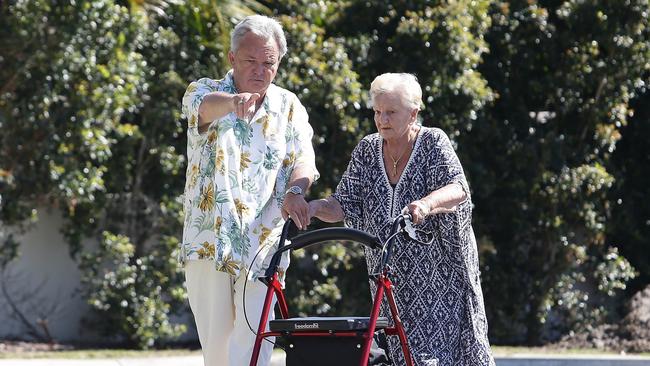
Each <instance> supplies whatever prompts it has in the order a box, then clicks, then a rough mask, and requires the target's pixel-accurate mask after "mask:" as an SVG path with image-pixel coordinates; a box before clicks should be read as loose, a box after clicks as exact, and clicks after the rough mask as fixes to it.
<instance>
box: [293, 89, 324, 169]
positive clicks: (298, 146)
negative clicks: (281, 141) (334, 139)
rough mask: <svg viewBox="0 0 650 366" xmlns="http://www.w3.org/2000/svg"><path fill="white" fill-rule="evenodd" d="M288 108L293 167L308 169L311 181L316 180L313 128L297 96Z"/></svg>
mask: <svg viewBox="0 0 650 366" xmlns="http://www.w3.org/2000/svg"><path fill="white" fill-rule="evenodd" d="M289 108H290V110H289V117H288V118H289V121H288V122H289V124H290V125H291V129H292V134H291V136H292V141H291V144H292V148H293V152H294V154H295V165H294V169H295V167H297V166H302V167H305V168H308V169H310V170H311V172H312V181H316V180H318V178H319V177H320V173H319V172H318V169H317V168H316V155H315V154H314V146H313V145H312V141H311V140H312V137H314V130H313V129H312V127H311V125H310V124H309V115H308V114H307V110H306V109H305V107H304V106H303V105H302V103H300V101H299V100H298V98H297V97H295V99H294V101H293V102H292V105H291V106H290V107H289Z"/></svg>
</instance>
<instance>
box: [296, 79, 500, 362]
mask: <svg viewBox="0 0 650 366" xmlns="http://www.w3.org/2000/svg"><path fill="white" fill-rule="evenodd" d="M370 95H371V99H372V104H373V109H374V113H375V117H374V120H375V125H376V126H377V131H378V133H375V134H372V135H369V136H366V137H365V138H363V140H361V142H360V143H359V144H358V145H357V147H356V148H355V149H354V151H353V153H352V157H351V159H350V163H349V165H348V168H347V170H346V172H345V174H344V175H343V177H342V179H341V181H340V182H339V185H338V187H337V189H336V193H335V194H334V195H332V196H330V197H328V198H326V199H321V200H315V201H311V202H310V203H309V206H310V215H311V216H314V217H317V218H319V219H321V220H323V221H326V222H338V221H341V220H344V221H345V224H346V225H347V226H349V227H352V228H355V229H359V230H363V231H365V232H367V233H370V234H372V235H375V236H377V237H378V238H379V239H380V240H382V241H385V240H386V239H387V236H388V234H389V231H390V227H391V221H392V219H393V218H394V217H396V216H397V215H399V214H400V213H401V212H403V211H408V212H409V213H410V214H411V216H412V218H413V223H414V224H415V228H416V229H418V230H422V231H424V232H430V233H432V234H433V242H432V244H430V245H424V244H421V243H418V242H416V241H414V240H412V239H411V238H408V239H402V238H400V239H398V242H397V243H396V246H395V252H394V256H393V259H392V263H393V266H392V267H393V274H392V280H393V283H394V286H395V287H394V291H395V294H396V295H395V296H396V300H397V306H398V308H399V311H400V317H401V319H402V321H403V323H404V327H405V330H406V335H407V339H408V342H409V345H410V347H411V353H412V354H413V357H414V360H415V364H416V365H428V364H431V362H432V361H433V360H434V359H437V360H438V363H439V365H494V360H493V358H492V355H491V352H490V345H489V342H488V338H487V321H486V317H485V310H484V307H483V295H482V292H481V283H480V280H479V268H478V255H477V248H476V241H475V238H474V233H473V231H472V226H471V210H472V204H471V201H470V196H469V188H468V185H467V181H466V180H465V175H464V173H463V168H462V166H461V165H460V162H459V160H458V157H457V156H456V154H455V152H454V149H453V148H452V145H451V143H450V141H449V138H448V137H447V135H445V133H444V132H443V131H441V130H440V129H437V128H428V127H423V126H422V125H421V124H419V123H418V122H417V117H418V112H419V110H420V103H421V99H422V89H421V88H420V85H419V84H418V82H417V79H416V78H415V76H413V75H410V74H383V75H380V76H378V77H377V78H376V79H375V80H374V81H373V82H372V85H371V87H370ZM379 259H380V253H379V252H376V251H371V250H368V249H366V261H367V265H368V269H369V270H371V269H372V268H374V267H375V265H376V263H377V261H378V260H379ZM371 286H373V287H374V285H373V284H372V282H371ZM373 290H374V288H373ZM373 292H374V291H373ZM384 305H385V304H384ZM381 311H382V315H383V316H388V314H389V310H388V309H387V308H386V306H383V307H382V310H381ZM388 348H389V353H390V356H391V358H392V359H393V362H394V363H395V365H403V364H404V358H403V355H402V353H401V349H400V346H399V341H398V340H397V338H396V337H390V338H389V347H388Z"/></svg>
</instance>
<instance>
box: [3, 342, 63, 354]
mask: <svg viewBox="0 0 650 366" xmlns="http://www.w3.org/2000/svg"><path fill="white" fill-rule="evenodd" d="M73 349H74V347H73V346H70V345H64V344H57V343H38V342H25V341H6V340H3V341H0V353H36V352H52V351H70V350H73Z"/></svg>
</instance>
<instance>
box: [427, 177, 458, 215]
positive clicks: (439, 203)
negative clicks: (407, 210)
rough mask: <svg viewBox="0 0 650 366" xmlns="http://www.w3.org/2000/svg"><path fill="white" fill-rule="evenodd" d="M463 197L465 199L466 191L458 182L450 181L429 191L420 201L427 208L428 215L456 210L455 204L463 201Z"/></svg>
mask: <svg viewBox="0 0 650 366" xmlns="http://www.w3.org/2000/svg"><path fill="white" fill-rule="evenodd" d="M465 199H467V193H465V191H464V190H463V187H462V186H461V185H460V183H451V184H448V185H446V186H444V187H442V188H440V189H438V190H435V191H433V192H431V193H430V194H429V195H428V196H426V197H424V198H422V199H421V200H420V201H422V202H423V203H424V204H425V205H426V207H427V208H428V214H427V216H429V215H435V214H439V213H449V212H454V211H456V206H458V205H459V204H460V203H461V202H463V201H465Z"/></svg>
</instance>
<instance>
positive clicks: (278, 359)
mask: <svg viewBox="0 0 650 366" xmlns="http://www.w3.org/2000/svg"><path fill="white" fill-rule="evenodd" d="M496 363H497V366H650V357H643V356H595V355H575V356H574V355H531V354H516V355H511V356H501V357H497V358H496ZM0 366H203V358H202V357H201V356H198V355H193V356H176V357H174V356H170V357H161V358H157V357H149V358H115V359H92V360H72V359H55V358H50V359H31V360H30V359H0ZM271 366H284V354H281V353H274V354H273V359H272V360H271Z"/></svg>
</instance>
